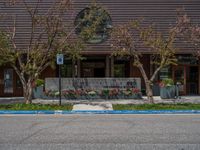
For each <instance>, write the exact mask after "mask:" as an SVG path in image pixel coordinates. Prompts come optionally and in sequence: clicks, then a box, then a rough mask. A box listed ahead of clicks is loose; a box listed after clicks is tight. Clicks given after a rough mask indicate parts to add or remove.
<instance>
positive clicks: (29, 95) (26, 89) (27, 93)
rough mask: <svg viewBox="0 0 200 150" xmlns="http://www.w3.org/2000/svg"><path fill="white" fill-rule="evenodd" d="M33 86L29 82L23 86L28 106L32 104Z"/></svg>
mask: <svg viewBox="0 0 200 150" xmlns="http://www.w3.org/2000/svg"><path fill="white" fill-rule="evenodd" d="M32 91H33V88H32V84H31V82H27V83H26V84H25V85H23V92H24V101H25V103H26V104H31V103H32Z"/></svg>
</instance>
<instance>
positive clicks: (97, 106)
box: [0, 96, 200, 110]
mask: <svg viewBox="0 0 200 150" xmlns="http://www.w3.org/2000/svg"><path fill="white" fill-rule="evenodd" d="M23 102H24V100H23V97H9V98H4V97H1V98H0V104H12V103H23ZM154 102H155V103H168V104H173V103H194V104H200V96H182V97H181V99H161V98H160V96H154ZM33 103H40V104H58V103H59V101H58V99H52V100H50V99H34V100H33ZM146 103H148V100H147V97H145V96H143V99H132V100H131V99H116V100H104V99H102V100H66V99H62V104H72V105H73V110H113V108H112V104H146Z"/></svg>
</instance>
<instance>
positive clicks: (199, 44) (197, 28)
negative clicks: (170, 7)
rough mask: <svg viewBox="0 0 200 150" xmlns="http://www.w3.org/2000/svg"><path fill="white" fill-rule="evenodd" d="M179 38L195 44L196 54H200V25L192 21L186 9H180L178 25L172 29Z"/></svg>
mask: <svg viewBox="0 0 200 150" xmlns="http://www.w3.org/2000/svg"><path fill="white" fill-rule="evenodd" d="M172 30H173V32H176V34H177V38H179V39H180V40H182V41H185V42H187V43H190V44H192V45H193V46H194V48H195V50H194V54H195V55H196V56H198V57H199V56H200V25H199V24H194V23H192V21H191V19H190V17H188V15H187V13H186V12H185V10H184V9H178V11H177V20H176V25H175V27H174V28H173V29H172Z"/></svg>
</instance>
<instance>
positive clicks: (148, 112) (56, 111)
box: [0, 110, 200, 115]
mask: <svg viewBox="0 0 200 150" xmlns="http://www.w3.org/2000/svg"><path fill="white" fill-rule="evenodd" d="M0 114H1V115H7V114H200V110H100V111H99V110H98V111H95V110H93V111H92V110H90V111H87V110H78V111H65V110H52V111H51V110H34V111H12V110H1V111H0Z"/></svg>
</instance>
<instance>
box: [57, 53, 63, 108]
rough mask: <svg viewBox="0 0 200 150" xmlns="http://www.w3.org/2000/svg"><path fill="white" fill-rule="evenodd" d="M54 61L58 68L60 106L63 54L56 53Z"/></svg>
mask: <svg viewBox="0 0 200 150" xmlns="http://www.w3.org/2000/svg"><path fill="white" fill-rule="evenodd" d="M56 62H57V65H58V68H59V105H60V106H61V65H63V63H64V56H63V54H57V57H56Z"/></svg>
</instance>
